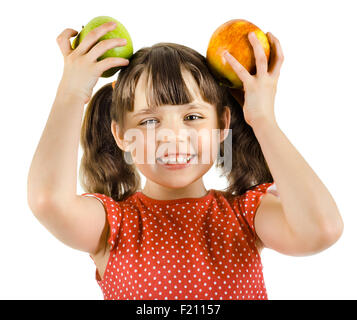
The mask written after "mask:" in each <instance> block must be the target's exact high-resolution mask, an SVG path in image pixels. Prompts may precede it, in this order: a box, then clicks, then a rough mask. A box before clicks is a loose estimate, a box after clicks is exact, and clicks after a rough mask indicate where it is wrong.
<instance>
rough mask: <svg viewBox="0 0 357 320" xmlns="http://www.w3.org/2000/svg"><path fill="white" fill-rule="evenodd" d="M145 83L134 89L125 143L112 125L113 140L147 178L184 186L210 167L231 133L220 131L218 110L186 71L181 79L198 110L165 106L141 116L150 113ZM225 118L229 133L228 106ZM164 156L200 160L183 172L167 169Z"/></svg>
mask: <svg viewBox="0 0 357 320" xmlns="http://www.w3.org/2000/svg"><path fill="white" fill-rule="evenodd" d="M144 78H145V77H144V76H143V75H142V76H141V77H140V78H139V81H138V84H137V86H136V91H135V101H134V111H133V112H128V113H127V115H126V119H125V120H124V123H125V128H124V132H125V133H124V140H121V139H120V138H119V135H118V127H117V125H116V124H115V123H114V122H113V123H112V133H113V136H114V138H115V140H116V142H117V144H118V146H119V147H120V148H121V149H122V150H125V151H130V153H131V159H130V160H132V161H133V162H134V163H135V166H136V167H137V168H138V170H140V172H141V173H142V174H143V175H144V176H145V177H146V178H147V179H149V180H151V181H153V182H155V183H157V184H160V185H165V186H167V187H171V188H180V187H185V186H187V185H189V184H191V183H192V182H194V181H196V180H197V179H199V178H201V177H202V176H203V175H204V174H205V173H206V172H207V171H208V170H209V169H210V168H211V166H212V165H213V164H214V162H215V160H216V158H217V153H218V151H219V145H220V143H221V142H222V141H223V140H224V139H225V137H226V136H227V134H228V132H224V131H223V130H219V127H218V118H217V115H216V107H215V106H213V105H211V104H209V103H207V102H205V101H204V100H203V99H202V97H201V95H200V93H199V88H198V86H197V84H196V82H195V80H194V78H193V77H192V75H191V74H190V73H189V72H187V71H184V72H183V78H184V80H185V82H186V85H187V88H189V90H190V93H191V94H192V96H193V97H195V98H194V101H193V103H192V104H193V105H194V108H192V109H189V107H190V105H163V106H159V107H158V108H157V110H156V111H152V112H150V113H145V114H140V112H142V111H144V110H145V109H147V102H146V97H145V82H144V80H143V79H144ZM222 117H223V119H224V122H225V128H226V129H228V128H229V122H230V112H229V108H228V107H226V108H225V112H224V114H223V115H222ZM134 137H135V138H134ZM165 154H169V155H170V154H173V156H172V157H173V158H175V160H176V161H178V159H177V158H176V157H175V154H185V155H196V156H194V157H193V158H192V159H191V160H190V161H189V163H188V164H186V165H182V168H180V169H175V170H173V169H172V166H171V167H167V166H166V165H164V164H162V162H160V159H158V158H161V159H162V158H165ZM168 157H169V159H170V156H168ZM173 158H171V160H173ZM129 162H130V161H129ZM169 163H170V162H169ZM176 167H177V166H176Z"/></svg>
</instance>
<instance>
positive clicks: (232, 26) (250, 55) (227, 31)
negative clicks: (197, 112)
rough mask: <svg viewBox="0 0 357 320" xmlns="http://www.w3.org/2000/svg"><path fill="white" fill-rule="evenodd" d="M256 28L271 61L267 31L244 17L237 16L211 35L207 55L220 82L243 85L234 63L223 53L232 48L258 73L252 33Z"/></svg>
mask: <svg viewBox="0 0 357 320" xmlns="http://www.w3.org/2000/svg"><path fill="white" fill-rule="evenodd" d="M252 31H254V33H255V34H256V36H257V38H258V39H259V41H260V43H261V45H262V47H263V49H264V52H265V55H266V57H267V61H268V62H269V56H270V45H269V40H268V38H267V36H266V35H265V33H264V32H263V31H262V30H260V29H259V28H258V27H257V26H256V25H254V24H253V23H251V22H249V21H246V20H243V19H233V20H229V21H227V22H226V23H224V24H222V25H221V26H219V27H218V28H217V29H216V31H215V32H214V33H213V35H212V36H211V39H210V41H209V44H208V48H207V54H206V59H207V62H208V66H209V68H210V69H211V71H212V73H213V74H214V76H215V77H216V78H217V80H218V81H219V84H220V85H224V86H227V87H229V88H242V87H243V83H242V81H241V80H240V79H239V77H238V76H237V75H236V73H235V72H234V70H233V69H232V67H231V66H230V64H229V63H228V62H227V61H226V60H225V58H224V57H223V53H224V52H225V51H226V50H228V51H229V53H230V54H231V55H232V56H234V57H235V58H236V59H237V60H238V61H239V62H240V64H241V65H242V66H243V67H245V68H246V69H247V70H248V71H249V73H250V74H251V75H254V74H255V73H256V65H255V56H254V51H253V47H252V45H251V43H250V41H249V39H248V34H249V33H250V32H252Z"/></svg>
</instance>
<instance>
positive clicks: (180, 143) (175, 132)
mask: <svg viewBox="0 0 357 320" xmlns="http://www.w3.org/2000/svg"><path fill="white" fill-rule="evenodd" d="M156 135H157V136H156V140H157V143H158V153H160V154H161V153H164V152H169V153H181V152H182V153H193V152H194V150H195V148H194V147H191V142H192V141H193V139H192V138H191V135H192V132H191V131H190V130H188V129H187V127H185V125H182V124H180V123H177V122H176V123H173V124H172V126H170V127H166V128H161V129H159V130H158V131H157V132H156Z"/></svg>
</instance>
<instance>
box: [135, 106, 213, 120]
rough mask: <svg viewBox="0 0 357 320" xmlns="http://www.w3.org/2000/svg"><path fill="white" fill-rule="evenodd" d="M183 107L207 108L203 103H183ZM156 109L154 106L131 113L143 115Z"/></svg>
mask: <svg viewBox="0 0 357 320" xmlns="http://www.w3.org/2000/svg"><path fill="white" fill-rule="evenodd" d="M184 108H186V109H187V110H191V109H199V108H204V109H208V106H207V105H204V104H200V105H197V104H192V103H189V104H186V105H184ZM156 110H157V108H156V109H155V108H147V109H143V110H141V111H139V112H137V113H135V114H134V115H133V117H136V116H140V115H143V114H154V113H157V112H156Z"/></svg>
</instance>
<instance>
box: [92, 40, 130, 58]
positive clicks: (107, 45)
mask: <svg viewBox="0 0 357 320" xmlns="http://www.w3.org/2000/svg"><path fill="white" fill-rule="evenodd" d="M126 44H127V41H126V39H123V38H112V39H107V40H103V41H100V42H98V43H97V44H96V45H95V46H94V47H93V48H92V49H91V50H90V51H89V52H88V54H87V56H88V58H89V59H90V61H93V62H94V61H96V60H97V58H98V57H100V56H101V55H103V54H104V53H105V52H107V51H108V50H109V49H112V48H115V47H120V46H125V45H126Z"/></svg>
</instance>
